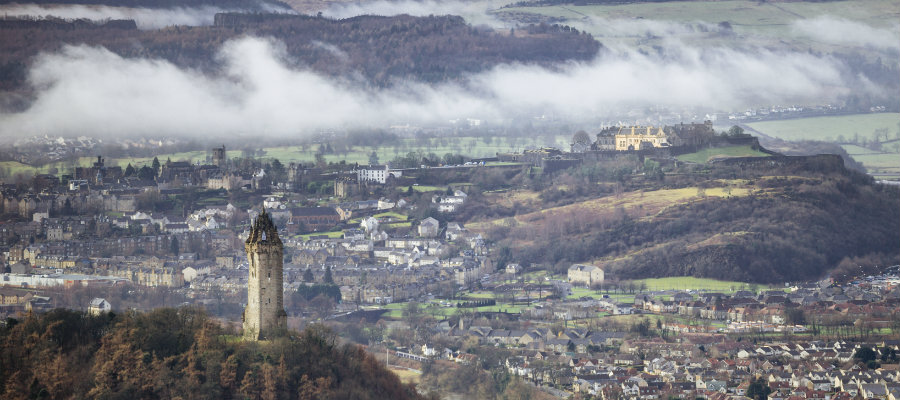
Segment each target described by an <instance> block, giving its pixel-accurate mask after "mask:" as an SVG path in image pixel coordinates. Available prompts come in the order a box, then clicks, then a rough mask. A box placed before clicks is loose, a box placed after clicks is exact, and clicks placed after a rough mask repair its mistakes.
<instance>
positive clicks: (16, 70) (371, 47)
mask: <svg viewBox="0 0 900 400" xmlns="http://www.w3.org/2000/svg"><path fill="white" fill-rule="evenodd" d="M216 20H217V23H218V24H219V26H206V27H178V26H176V27H171V28H166V29H161V30H153V31H140V30H136V29H120V28H119V27H118V26H109V27H105V26H99V27H98V26H84V24H80V23H70V24H68V25H66V24H64V23H63V26H62V27H60V24H61V23H59V22H56V23H54V24H39V23H37V22H35V23H31V24H22V23H21V22H19V21H7V22H5V23H4V22H3V21H2V20H0V25H2V26H0V29H2V31H3V34H2V35H0V90H20V91H24V90H27V89H28V88H27V87H26V86H25V84H26V82H27V81H26V76H27V72H28V67H29V65H30V64H31V63H32V62H33V61H34V58H35V56H36V55H37V54H39V53H41V52H53V51H57V50H59V49H60V48H61V47H62V46H63V45H66V44H70V45H80V44H86V45H90V46H103V47H105V48H107V49H109V50H110V51H112V52H114V53H116V54H118V55H120V56H122V57H127V58H152V59H163V60H167V61H169V62H172V63H174V64H175V65H178V66H179V67H186V68H192V69H197V70H201V71H204V72H206V73H210V74H214V73H219V72H221V71H220V69H221V64H220V62H219V61H218V60H217V56H216V55H217V54H218V52H219V51H220V50H221V49H222V46H223V44H224V43H225V42H227V41H228V40H231V39H235V38H239V37H242V36H256V37H265V38H274V39H276V40H278V41H280V42H282V43H284V46H285V50H286V54H285V56H286V58H287V59H288V60H289V61H290V63H291V64H292V65H294V66H295V67H296V68H300V69H310V70H312V71H315V72H317V73H320V74H323V75H326V76H335V77H341V78H346V79H350V80H353V79H359V77H363V78H364V79H365V80H366V82H365V84H366V85H372V86H391V85H393V84H395V83H396V82H397V81H404V80H415V81H420V82H431V83H434V82H447V81H458V80H462V79H464V78H465V75H466V74H467V73H472V72H479V71H484V70H487V69H489V68H491V67H494V66H496V65H498V64H503V63H524V64H538V65H544V66H552V65H555V64H557V63H560V62H564V61H572V60H576V61H585V60H591V59H593V58H594V57H595V56H596V55H597V53H598V51H599V49H600V47H601V45H600V43H599V42H597V41H596V40H594V38H593V37H591V36H590V35H588V34H585V33H583V32H579V31H577V30H574V29H571V28H569V27H561V26H555V25H554V26H550V25H533V26H528V27H523V28H522V29H519V30H517V31H516V34H515V35H509V34H508V32H506V33H501V32H495V31H493V30H491V29H489V28H480V27H473V26H471V25H469V24H467V23H466V22H465V20H463V19H462V18H461V17H456V16H429V17H412V16H409V15H399V16H393V17H380V16H360V17H354V18H348V19H342V20H336V19H331V18H325V17H313V16H303V15H286V14H244V15H241V14H219V15H217V16H216Z"/></svg>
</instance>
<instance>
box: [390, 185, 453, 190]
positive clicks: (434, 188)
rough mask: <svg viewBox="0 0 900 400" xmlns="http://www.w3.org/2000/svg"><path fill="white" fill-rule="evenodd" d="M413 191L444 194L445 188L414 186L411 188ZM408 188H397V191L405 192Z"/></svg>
mask: <svg viewBox="0 0 900 400" xmlns="http://www.w3.org/2000/svg"><path fill="white" fill-rule="evenodd" d="M412 188H413V191H416V192H444V191H446V190H447V187H446V186H427V185H416V186H413V187H412ZM408 189H409V187H408V186H407V187H397V190H399V191H401V192H406V191H407V190H408Z"/></svg>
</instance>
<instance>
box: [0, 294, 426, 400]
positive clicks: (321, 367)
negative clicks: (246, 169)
mask: <svg viewBox="0 0 900 400" xmlns="http://www.w3.org/2000/svg"><path fill="white" fill-rule="evenodd" d="M0 398H3V399H24V398H30V399H68V398H93V399H172V398H183V399H373V400H374V399H418V398H421V396H420V395H419V394H418V393H417V392H416V389H415V387H414V386H412V385H404V384H402V383H401V382H400V380H399V379H398V378H397V376H396V375H394V374H393V373H391V372H390V371H388V370H387V369H385V368H384V366H383V365H382V364H380V363H379V362H378V361H377V360H376V359H375V358H374V357H372V356H371V355H370V354H368V353H366V352H365V350H364V349H363V348H362V347H360V346H358V345H354V344H348V345H342V344H339V343H338V342H337V336H336V335H335V334H334V333H333V332H331V331H330V330H329V329H328V328H325V327H323V326H319V325H314V326H311V327H308V328H307V329H306V330H304V331H303V332H290V336H289V337H284V338H280V339H276V340H272V341H269V342H242V341H241V340H240V337H239V336H236V335H235V333H234V332H231V331H229V330H228V329H227V328H224V327H222V325H221V324H220V323H218V322H216V321H214V320H212V319H210V318H209V317H208V316H207V315H206V313H205V311H203V310H202V309H198V308H190V307H183V308H179V309H172V308H160V309H156V310H153V311H151V312H148V313H138V312H133V311H132V312H127V313H123V314H104V315H101V316H91V315H88V314H85V313H83V312H79V311H71V310H65V309H56V310H52V311H50V312H47V313H44V314H40V315H37V314H28V315H27V316H24V317H22V318H20V319H9V320H8V321H7V324H5V325H4V326H3V327H2V328H0Z"/></svg>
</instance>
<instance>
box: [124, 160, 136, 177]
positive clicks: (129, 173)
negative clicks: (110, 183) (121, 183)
mask: <svg viewBox="0 0 900 400" xmlns="http://www.w3.org/2000/svg"><path fill="white" fill-rule="evenodd" d="M134 172H135V171H134V167H132V166H131V163H128V166H127V167H125V176H126V177H129V176H132V175H134Z"/></svg>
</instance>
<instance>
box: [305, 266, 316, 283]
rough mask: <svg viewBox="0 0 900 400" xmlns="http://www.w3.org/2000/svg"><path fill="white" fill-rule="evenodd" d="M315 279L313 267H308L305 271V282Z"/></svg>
mask: <svg viewBox="0 0 900 400" xmlns="http://www.w3.org/2000/svg"><path fill="white" fill-rule="evenodd" d="M315 279H316V278H315V277H314V276H313V273H312V270H311V269H309V268H307V269H306V271H303V282H312V281H314V280H315Z"/></svg>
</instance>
